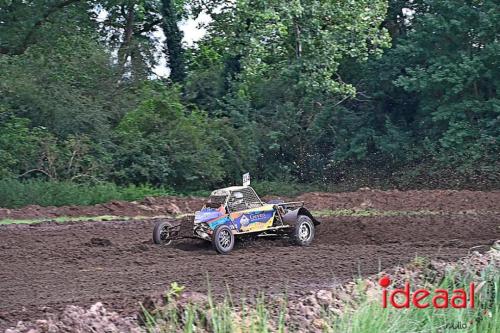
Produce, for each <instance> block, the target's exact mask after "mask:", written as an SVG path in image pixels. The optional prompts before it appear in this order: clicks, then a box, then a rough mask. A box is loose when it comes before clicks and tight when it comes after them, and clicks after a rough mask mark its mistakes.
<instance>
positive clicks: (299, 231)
mask: <svg viewBox="0 0 500 333" xmlns="http://www.w3.org/2000/svg"><path fill="white" fill-rule="evenodd" d="M292 237H293V240H294V242H295V244H297V245H300V246H308V245H311V243H312V241H313V239H314V223H313V221H312V220H311V218H310V217H309V216H306V215H299V216H297V221H296V223H295V227H294V230H293V235H292Z"/></svg>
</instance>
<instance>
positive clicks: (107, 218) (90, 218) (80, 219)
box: [0, 215, 182, 225]
mask: <svg viewBox="0 0 500 333" xmlns="http://www.w3.org/2000/svg"><path fill="white" fill-rule="evenodd" d="M181 216H182V215H180V216H178V217H181ZM159 217H164V216H116V215H100V216H60V217H53V218H39V219H3V220H0V225H6V224H36V223H42V222H49V221H54V222H58V223H65V222H86V221H94V222H103V221H128V220H146V219H154V218H159Z"/></svg>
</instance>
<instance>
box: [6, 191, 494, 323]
mask: <svg viewBox="0 0 500 333" xmlns="http://www.w3.org/2000/svg"><path fill="white" fill-rule="evenodd" d="M360 193H361V194H360ZM395 193H396V194H395ZM415 193H417V194H415V195H408V192H399V196H398V193H397V192H380V191H376V192H371V191H369V192H366V193H365V192H355V193H350V194H344V195H343V196H342V195H337V194H335V196H336V197H337V196H338V197H337V199H336V200H337V201H335V202H332V201H330V200H332V195H331V194H328V195H323V194H314V195H311V194H309V199H310V200H312V201H313V202H311V204H310V205H312V206H314V209H327V208H337V207H341V208H355V207H360V206H366V205H368V207H374V208H378V209H393V210H394V209H402V207H409V208H406V209H405V210H439V211H440V214H438V215H418V216H394V217H380V216H378V217H337V218H323V219H321V220H322V222H323V223H322V225H321V226H320V227H319V228H318V232H317V238H316V240H315V242H314V244H313V246H311V247H308V248H298V247H293V246H289V245H288V243H287V242H286V241H284V240H263V239H261V240H258V241H255V242H244V243H239V244H238V246H237V248H236V249H235V251H234V252H233V253H231V254H230V255H228V256H220V255H216V254H215V252H214V251H213V250H212V249H211V248H210V246H209V244H206V243H204V242H203V241H197V240H188V241H183V242H180V243H178V244H176V245H175V246H173V247H172V248H162V247H158V246H155V245H153V244H151V241H150V235H151V230H152V225H153V223H154V222H153V221H151V220H147V221H125V222H79V223H68V224H57V223H42V224H38V225H10V226H3V227H0V328H5V327H6V326H8V325H10V324H12V323H13V322H15V321H17V320H23V319H36V318H37V317H39V316H40V314H41V312H43V311H54V310H58V309H61V308H63V307H64V306H65V305H68V304H79V305H89V304H91V303H94V302H96V301H102V302H103V303H104V304H105V306H106V307H107V308H109V309H113V310H118V311H120V312H123V313H132V312H134V311H135V310H136V309H137V302H138V301H140V300H142V299H143V298H144V297H145V296H146V295H149V294H154V293H159V292H162V291H164V290H165V289H166V288H167V287H168V285H169V284H170V283H171V282H173V281H177V282H178V283H180V284H182V285H185V286H186V287H187V288H188V289H190V290H195V291H206V289H207V276H208V278H209V281H210V284H211V287H212V290H213V291H214V293H215V294H218V295H220V294H223V293H224V291H225V288H226V285H227V286H229V287H230V289H231V291H232V292H233V294H245V295H249V296H252V295H255V294H256V293H257V291H258V290H260V291H263V292H266V293H269V292H276V293H279V292H283V291H284V290H285V288H286V289H287V290H288V293H289V294H291V295H292V297H293V295H300V294H302V293H304V292H305V291H307V290H309V289H314V288H315V287H322V286H328V285H331V284H335V283H338V282H339V281H343V280H347V279H350V278H352V277H353V276H356V275H358V274H362V275H368V274H373V273H376V272H377V271H378V270H379V268H385V267H390V266H394V265H396V264H400V263H405V262H408V261H410V260H412V259H413V258H414V257H415V256H416V255H418V256H423V257H428V258H440V259H445V260H452V259H456V258H459V257H462V256H464V255H465V254H467V252H468V251H469V250H470V248H471V247H473V246H477V245H489V244H491V243H492V242H493V241H494V240H497V239H500V229H499V226H500V212H499V206H500V192H490V193H484V192H464V193H461V192H453V191H451V193H452V194H449V193H450V191H448V192H447V191H441V192H439V194H438V192H436V193H431V194H432V195H430V192H429V193H426V194H425V193H424V194H425V195H424V194H422V193H423V192H415ZM359 196H362V198H361V199H358V197H359ZM450 196H452V199H450ZM415 197H420V198H421V201H419V200H420V199H415ZM412 198H413V199H412ZM342 200H343V201H342ZM405 201H406V205H404V203H405ZM383 203H385V206H384V205H383ZM472 209H474V210H472ZM183 222H187V223H190V222H189V221H187V220H185V221H183Z"/></svg>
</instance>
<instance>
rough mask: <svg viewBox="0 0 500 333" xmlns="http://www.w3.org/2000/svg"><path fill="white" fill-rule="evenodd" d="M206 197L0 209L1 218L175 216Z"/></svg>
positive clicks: (191, 210) (195, 206)
mask: <svg viewBox="0 0 500 333" xmlns="http://www.w3.org/2000/svg"><path fill="white" fill-rule="evenodd" d="M203 202H204V199H203V198H196V197H148V198H146V199H144V200H141V201H132V202H127V201H111V202H108V203H104V204H98V205H94V206H63V207H52V206H49V207H41V206H36V205H31V206H26V207H23V208H19V209H6V208H0V219H6V218H10V219H27V218H55V217H60V216H104V215H111V216H159V215H167V216H175V215H179V214H182V213H189V212H194V211H195V210H197V209H199V208H200V207H201V206H202V205H203Z"/></svg>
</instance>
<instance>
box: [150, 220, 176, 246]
mask: <svg viewBox="0 0 500 333" xmlns="http://www.w3.org/2000/svg"><path fill="white" fill-rule="evenodd" d="M171 232H172V224H170V223H168V222H166V221H158V222H156V224H155V228H154V229H153V241H154V243H155V244H160V245H170V243H172V238H171V236H172V235H171Z"/></svg>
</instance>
